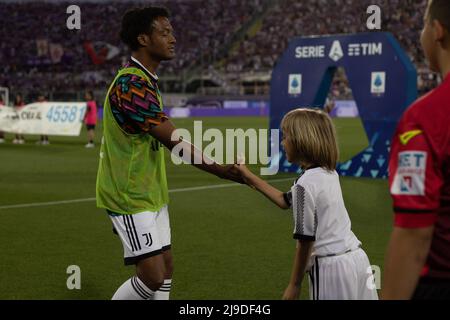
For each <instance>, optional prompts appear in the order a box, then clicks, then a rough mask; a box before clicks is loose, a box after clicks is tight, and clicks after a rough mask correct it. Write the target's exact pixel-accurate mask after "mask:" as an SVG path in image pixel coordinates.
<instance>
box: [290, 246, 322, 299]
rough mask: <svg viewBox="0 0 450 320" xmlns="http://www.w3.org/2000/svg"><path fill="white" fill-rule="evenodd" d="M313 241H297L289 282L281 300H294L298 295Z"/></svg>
mask: <svg viewBox="0 0 450 320" xmlns="http://www.w3.org/2000/svg"><path fill="white" fill-rule="evenodd" d="M313 244H314V242H313V241H297V249H296V252H295V259H294V266H293V268H292V274H291V280H290V282H289V285H288V287H287V288H286V290H285V291H284V294H283V300H296V299H298V297H299V295H300V288H301V286H302V281H303V277H304V275H305V272H306V266H307V265H308V261H309V259H310V256H311V249H312V246H313Z"/></svg>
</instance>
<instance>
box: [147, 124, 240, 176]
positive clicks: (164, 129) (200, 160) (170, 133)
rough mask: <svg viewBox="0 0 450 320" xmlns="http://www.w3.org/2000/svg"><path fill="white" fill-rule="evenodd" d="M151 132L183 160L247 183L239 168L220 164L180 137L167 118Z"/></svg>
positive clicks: (216, 173)
mask: <svg viewBox="0 0 450 320" xmlns="http://www.w3.org/2000/svg"><path fill="white" fill-rule="evenodd" d="M149 133H150V134H151V135H152V136H153V137H154V138H156V139H157V140H158V141H159V142H161V143H162V144H163V145H164V146H165V147H166V148H167V149H169V150H170V151H171V152H175V151H176V152H175V154H176V155H177V156H180V157H181V158H182V159H183V160H185V161H187V162H188V163H191V164H192V165H194V166H195V167H197V168H199V169H201V170H203V171H206V172H208V173H211V174H213V175H215V176H217V177H219V178H222V179H228V180H231V181H234V182H238V183H242V184H243V183H245V182H244V180H243V179H242V177H241V175H240V172H239V170H236V169H235V168H234V166H233V165H232V164H230V165H220V164H218V163H216V162H215V161H214V160H212V159H210V158H208V157H207V156H206V155H204V154H203V152H202V151H201V150H199V149H197V148H196V147H195V146H194V145H193V144H191V143H190V142H188V141H184V140H183V139H182V138H181V137H179V136H178V135H177V133H176V127H175V126H174V125H173V123H172V122H171V121H170V120H166V121H164V122H163V123H161V124H160V125H158V126H155V127H153V128H152V129H151V130H150V132H149ZM175 149H176V150H175Z"/></svg>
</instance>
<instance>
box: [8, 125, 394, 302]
mask: <svg viewBox="0 0 450 320" xmlns="http://www.w3.org/2000/svg"><path fill="white" fill-rule="evenodd" d="M195 120H198V119H195ZM202 120H204V123H203V127H204V129H205V128H208V127H214V128H220V129H225V128H243V129H246V128H267V122H268V120H267V119H266V118H250V117H249V118H205V119H202ZM193 121H194V119H183V120H177V121H175V122H176V124H177V126H179V127H185V128H188V129H189V128H191V127H192V123H193ZM336 125H337V128H338V133H339V140H340V145H341V154H342V156H341V157H342V159H348V158H349V157H350V156H351V155H353V154H355V153H356V152H358V151H360V150H362V148H363V147H364V146H365V145H367V139H366V138H364V137H365V134H364V132H363V131H362V129H361V125H360V123H359V121H357V120H355V119H340V120H337V121H336ZM98 135H100V133H99V132H98ZM85 136H86V133H85V132H84V131H83V132H82V134H81V136H80V137H77V138H62V137H50V142H51V145H49V146H36V145H35V141H36V140H37V137H26V138H28V139H27V144H25V145H12V144H11V140H12V138H13V137H12V135H10V134H9V135H7V139H8V140H9V142H8V143H6V144H3V145H0V207H1V208H0V217H1V221H2V223H0V252H1V253H2V258H1V259H0V299H110V298H111V296H112V294H113V293H114V291H115V290H116V288H118V287H119V286H120V285H121V284H122V283H123V281H125V280H126V279H127V278H128V277H129V276H130V275H131V274H132V273H133V271H134V270H133V267H124V266H123V255H122V245H121V243H120V240H119V239H118V237H117V236H115V235H114V234H113V233H112V232H111V223H110V221H109V219H108V217H107V215H106V214H105V212H104V211H102V210H99V209H97V208H96V207H95V202H94V201H93V200H92V199H90V198H93V197H94V196H95V177H96V171H97V161H98V152H99V149H98V147H96V148H95V149H85V148H84V144H85V143H86V141H85V139H86V138H85ZM99 140H100V139H97V142H99ZM166 159H167V164H168V165H167V171H168V180H169V188H170V189H171V190H175V189H177V190H176V192H172V193H171V194H170V198H171V202H170V209H169V210H170V214H171V224H172V244H173V253H174V259H175V261H174V262H175V271H174V283H173V289H172V294H171V298H172V299H194V300H195V299H279V298H281V296H282V293H283V291H284V289H285V286H286V285H287V284H288V280H289V277H290V272H291V266H292V262H293V256H294V250H295V242H294V240H293V239H292V229H293V226H292V218H291V212H290V211H283V210H280V209H277V208H276V207H275V206H274V205H272V204H271V203H270V202H269V201H268V200H266V199H265V198H264V197H263V196H261V195H260V194H258V193H256V192H255V191H253V190H251V189H249V188H248V187H245V186H238V185H235V186H229V187H219V188H214V189H210V190H206V189H202V190H195V191H187V190H179V189H183V188H189V187H194V186H208V185H211V186H213V185H218V184H226V183H228V182H227V181H223V180H220V179H218V178H215V177H213V176H210V175H208V174H205V173H203V172H201V171H199V170H197V169H195V168H194V167H191V166H187V165H183V166H175V165H173V164H172V163H171V162H170V157H169V154H167V157H166ZM252 169H253V170H254V172H258V171H257V169H258V167H256V166H253V167H252ZM285 178H292V179H294V178H295V175H292V174H279V175H277V176H273V177H268V178H267V179H269V180H271V179H285ZM341 183H342V188H343V193H344V198H345V202H346V206H347V209H348V211H349V213H350V216H351V219H352V223H353V231H354V232H355V233H356V235H357V236H358V238H359V239H360V240H361V241H362V242H363V247H364V249H365V250H366V252H367V254H368V255H369V258H370V261H371V263H372V264H374V265H378V266H380V267H381V268H382V265H383V257H384V252H385V248H386V245H387V241H388V237H389V234H390V230H391V224H392V215H391V209H390V207H391V200H390V197H389V194H388V188H387V182H386V181H383V180H370V179H354V178H342V179H341ZM291 184H292V181H279V182H275V183H274V185H275V186H276V187H278V188H280V189H282V190H288V189H289V187H290V185H291ZM76 199H81V200H80V201H79V202H71V203H59V204H54V203H53V204H50V205H41V206H29V205H27V204H36V203H41V204H42V203H43V202H55V201H65V200H76ZM15 204H25V205H26V206H23V207H14V208H4V207H5V206H7V205H15ZM70 265H78V266H79V267H80V268H81V290H68V289H67V287H66V281H67V278H68V276H69V275H68V274H66V270H67V267H68V266H70ZM307 287H308V286H307V281H305V282H304V286H303V291H302V295H301V297H302V298H303V299H307V297H308V293H307Z"/></svg>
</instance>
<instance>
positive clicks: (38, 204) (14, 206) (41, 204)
mask: <svg viewBox="0 0 450 320" xmlns="http://www.w3.org/2000/svg"><path fill="white" fill-rule="evenodd" d="M289 180H291V181H293V180H294V178H284V179H274V180H267V182H270V183H274V182H283V181H289ZM240 186H244V185H241V184H237V183H224V184H213V185H209V186H199V187H190V188H179V189H172V190H169V193H178V192H189V191H198V190H208V189H219V188H230V187H240ZM89 201H95V198H83V199H73V200H61V201H50V202H35V203H23V204H12V205H7V206H0V210H3V209H18V208H31V207H44V206H55V205H60V204H71V203H80V202H89Z"/></svg>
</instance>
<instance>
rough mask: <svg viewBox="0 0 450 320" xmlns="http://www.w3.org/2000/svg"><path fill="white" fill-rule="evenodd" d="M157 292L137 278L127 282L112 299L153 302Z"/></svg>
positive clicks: (134, 277)
mask: <svg viewBox="0 0 450 320" xmlns="http://www.w3.org/2000/svg"><path fill="white" fill-rule="evenodd" d="M154 294H155V292H154V291H153V290H151V289H149V288H147V286H146V285H145V284H144V283H143V282H142V281H141V280H140V279H139V278H138V277H136V276H133V277H131V278H130V279H128V280H127V281H125V282H124V283H123V284H122V285H121V286H120V288H119V289H117V291H116V293H114V296H113V297H112V300H153V295H154Z"/></svg>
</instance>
